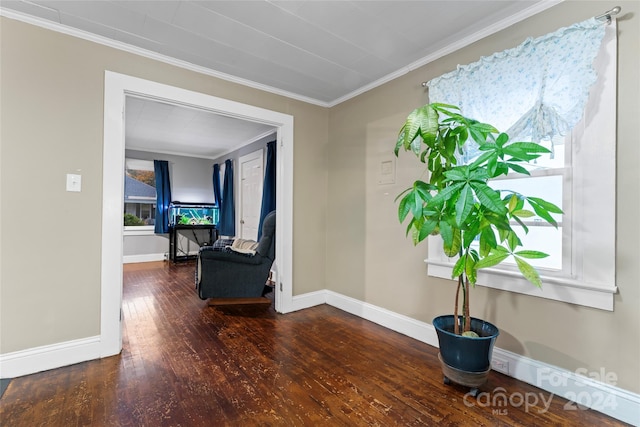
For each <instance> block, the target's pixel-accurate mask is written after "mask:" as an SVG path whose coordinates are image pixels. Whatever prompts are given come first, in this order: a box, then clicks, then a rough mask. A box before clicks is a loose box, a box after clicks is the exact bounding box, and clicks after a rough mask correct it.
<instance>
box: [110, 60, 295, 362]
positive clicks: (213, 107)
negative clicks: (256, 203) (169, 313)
mask: <svg viewBox="0 0 640 427" xmlns="http://www.w3.org/2000/svg"><path fill="white" fill-rule="evenodd" d="M127 95H133V96H139V97H144V98H148V99H153V100H157V101H162V102H169V103H173V104H177V105H184V106H188V107H192V108H200V109H204V110H208V111H211V112H214V113H217V114H222V115H225V116H229V117H234V118H238V119H242V120H248V121H253V122H259V123H265V124H269V125H271V126H274V127H276V128H277V140H278V156H277V163H276V206H277V211H278V216H277V218H276V261H277V268H278V283H277V286H276V298H275V309H276V311H278V312H279V313H288V312H290V311H292V310H293V309H292V299H293V283H292V278H293V266H292V260H293V255H292V249H293V116H291V115H288V114H283V113H279V112H276V111H271V110H267V109H264V108H260V107H255V106H252V105H247V104H243V103H240V102H236V101H231V100H228V99H223V98H218V97H215V96H212V95H207V94H204V93H200V92H194V91H190V90H187V89H182V88H178V87H175V86H169V85H166V84H163V83H158V82H153V81H150V80H145V79H141V78H138V77H131V76H127V75H124V74H119V73H115V72H112V71H105V83H104V144H103V159H102V171H103V173H102V257H101V261H102V263H101V276H100V280H101V285H100V287H101V298H100V308H101V313H100V357H106V356H111V355H114V354H118V353H120V351H121V349H122V327H121V324H122V284H123V281H122V271H123V270H122V255H123V228H122V212H123V208H124V206H123V205H124V172H123V171H124V149H125V141H124V135H125V132H124V131H125V123H124V120H125V119H124V117H125V115H124V108H125V98H126V96H127ZM195 297H197V295H196V294H195V292H194V298H195Z"/></svg>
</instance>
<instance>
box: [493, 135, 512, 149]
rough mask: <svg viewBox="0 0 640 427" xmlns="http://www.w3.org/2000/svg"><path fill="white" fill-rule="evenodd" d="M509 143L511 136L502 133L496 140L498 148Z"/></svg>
mask: <svg viewBox="0 0 640 427" xmlns="http://www.w3.org/2000/svg"><path fill="white" fill-rule="evenodd" d="M507 141H509V135H507V134H506V133H501V134H500V135H498V137H497V138H496V145H497V146H498V147H502V146H504V144H506V143H507Z"/></svg>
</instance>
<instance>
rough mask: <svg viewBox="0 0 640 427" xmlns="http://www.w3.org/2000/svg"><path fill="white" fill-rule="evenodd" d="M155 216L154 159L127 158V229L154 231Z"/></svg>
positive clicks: (125, 179)
mask: <svg viewBox="0 0 640 427" xmlns="http://www.w3.org/2000/svg"><path fill="white" fill-rule="evenodd" d="M155 217H156V184H155V173H154V169H153V161H151V160H137V159H125V175H124V229H125V231H131V230H137V231H141V230H144V231H147V230H151V231H153V225H154V220H155Z"/></svg>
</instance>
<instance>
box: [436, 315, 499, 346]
mask: <svg viewBox="0 0 640 427" xmlns="http://www.w3.org/2000/svg"><path fill="white" fill-rule="evenodd" d="M453 317H454V316H453V314H443V315H441V316H436V317H434V318H433V321H432V325H433V327H434V328H435V329H436V330H438V331H440V332H442V333H444V334H447V335H449V336H452V337H458V338H465V339H471V340H491V339H495V338H497V337H498V335H500V329H498V327H497V326H496V325H494V324H493V323H491V322H487V321H486V320H483V319H479V318H477V317H471V320H472V321H473V320H476V321H478V322H482V323H483V324H487V325H489V326H490V327H491V328H493V329H495V331H496V333H495V334H491V335H488V336H483V337H466V336H463V335H456V334H454V333H453V332H449V331H447V330H445V329H443V328H441V327H440V326H436V321H437V320H438V319H445V318H453ZM458 317H462V316H460V315H458Z"/></svg>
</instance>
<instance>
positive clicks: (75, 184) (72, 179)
mask: <svg viewBox="0 0 640 427" xmlns="http://www.w3.org/2000/svg"><path fill="white" fill-rule="evenodd" d="M81 190H82V175H76V174H73V173H68V174H67V191H81Z"/></svg>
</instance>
